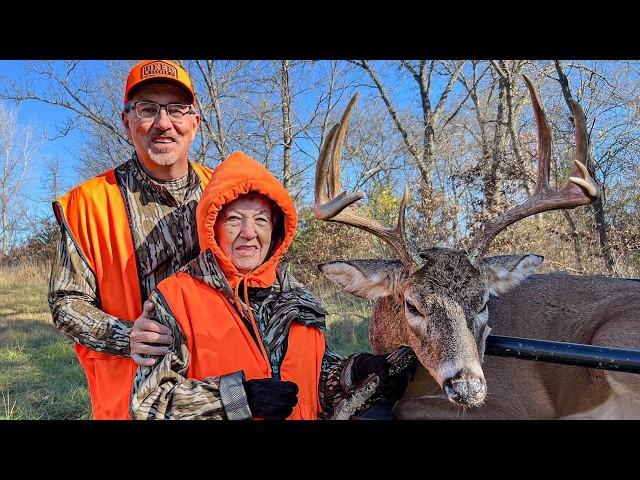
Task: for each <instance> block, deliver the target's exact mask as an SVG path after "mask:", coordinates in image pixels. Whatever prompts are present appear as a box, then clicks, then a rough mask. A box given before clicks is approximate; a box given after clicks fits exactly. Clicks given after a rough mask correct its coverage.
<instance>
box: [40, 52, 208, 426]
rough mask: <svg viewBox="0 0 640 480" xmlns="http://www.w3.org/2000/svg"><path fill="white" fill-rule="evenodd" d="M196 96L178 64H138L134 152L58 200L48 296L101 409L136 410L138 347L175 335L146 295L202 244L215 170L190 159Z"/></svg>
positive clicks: (132, 114) (131, 104) (131, 130)
mask: <svg viewBox="0 0 640 480" xmlns="http://www.w3.org/2000/svg"><path fill="white" fill-rule="evenodd" d="M195 103H196V98H195V91H194V88H193V84H192V82H191V79H190V78H189V75H188V74H187V72H186V71H185V70H184V69H182V68H181V67H180V66H179V65H177V64H175V63H173V62H170V61H165V60H145V61H142V62H140V63H138V64H137V65H135V66H134V67H133V68H132V69H131V71H130V72H129V76H128V78H127V84H126V87H125V92H124V109H123V112H122V121H123V124H124V128H125V130H126V132H127V135H128V137H129V139H130V140H131V142H132V143H133V145H134V148H135V152H134V154H133V156H132V158H131V159H129V160H128V161H126V162H124V163H123V164H121V165H119V166H118V167H116V168H115V169H113V170H110V171H108V172H106V173H104V174H102V175H99V176H97V177H95V178H93V179H91V180H89V181H87V182H84V183H82V184H81V185H79V186H77V187H75V188H74V189H73V190H71V191H70V192H68V193H67V194H65V195H63V196H62V197H60V198H59V199H58V200H57V201H55V202H54V203H53V209H54V213H55V216H56V219H57V220H58V223H59V224H60V229H61V239H60V242H59V244H58V254H57V257H56V259H55V260H54V264H53V269H52V274H51V279H50V285H49V305H50V307H51V311H52V317H53V322H54V324H55V325H56V327H57V328H58V329H59V330H61V331H62V332H63V333H64V334H65V335H67V336H69V337H70V338H72V339H73V340H74V341H75V342H76V344H75V345H74V346H75V349H76V352H77V354H78V358H79V359H80V363H81V364H82V366H83V368H84V370H85V373H86V375H87V380H88V383H89V392H90V395H91V405H92V413H93V418H95V419H127V418H130V417H129V414H128V410H129V399H130V394H131V385H132V381H133V376H134V374H135V371H136V364H135V363H134V361H132V357H133V359H134V360H136V361H137V362H138V363H140V364H141V365H149V366H150V365H153V364H154V363H155V362H156V360H155V359H153V358H143V357H142V354H145V355H162V354H164V353H165V352H166V351H167V347H166V346H163V345H166V344H170V343H171V342H172V337H171V335H170V330H169V329H168V328H166V327H163V326H161V325H159V324H156V323H154V322H152V321H150V320H147V318H146V317H147V315H148V314H149V312H150V311H151V309H152V308H153V306H152V304H150V303H147V304H145V307H144V312H143V303H144V301H145V300H146V299H147V297H148V295H149V293H150V292H151V291H152V290H153V288H154V287H155V286H156V284H157V283H159V282H160V281H161V280H163V279H164V278H166V277H168V276H170V275H172V274H173V273H175V272H176V271H177V270H178V269H179V268H180V267H182V266H183V265H184V264H186V263H187V262H189V261H190V260H191V259H193V258H195V257H196V256H197V255H198V253H199V251H200V250H199V243H198V235H197V228H196V223H195V209H196V205H197V203H198V200H199V199H200V196H201V194H202V191H203V189H204V187H205V186H206V184H207V183H208V180H209V178H210V176H211V171H210V170H209V169H208V168H206V167H203V166H199V165H197V164H195V163H192V162H190V161H189V160H188V152H189V147H190V145H191V144H192V142H193V141H194V139H195V136H196V131H197V129H198V125H199V123H200V116H199V115H198V114H197V112H196V110H195ZM152 344H153V345H152Z"/></svg>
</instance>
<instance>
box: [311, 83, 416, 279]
mask: <svg viewBox="0 0 640 480" xmlns="http://www.w3.org/2000/svg"><path fill="white" fill-rule="evenodd" d="M357 101H358V94H357V93H356V94H355V95H354V96H353V98H352V99H351V101H350V102H349V104H348V105H347V108H346V109H345V111H344V113H343V114H342V118H341V119H340V122H339V123H337V124H336V125H334V126H333V128H332V129H331V130H330V132H329V135H328V136H327V138H326V139H325V141H324V143H323V145H322V148H321V149H320V156H319V157H318V161H317V164H316V178H315V206H314V209H313V213H314V215H315V217H316V218H317V219H318V220H326V221H330V222H338V223H342V224H344V225H351V226H352V227H356V228H359V229H361V230H365V231H367V232H369V233H372V234H373V235H375V236H376V237H378V238H381V239H382V240H384V241H385V242H387V243H388V244H389V245H390V246H391V247H392V248H393V249H394V251H395V252H396V253H397V254H398V257H399V259H400V261H401V262H402V264H403V265H405V266H406V267H407V268H409V269H410V270H412V271H413V270H415V269H416V268H417V266H418V265H419V257H418V256H417V255H416V254H414V253H413V252H411V251H410V250H409V249H408V248H407V244H406V242H405V236H404V215H405V209H406V207H407V202H408V201H409V189H408V188H407V187H406V185H405V189H404V195H403V197H402V202H401V204H400V213H399V215H398V224H397V225H396V228H395V229H392V228H388V227H385V226H383V225H381V224H380V223H378V222H377V221H375V220H371V219H368V218H365V217H362V216H360V215H359V214H358V213H357V212H356V210H355V208H354V207H353V206H352V204H354V203H355V202H357V201H358V200H360V199H361V198H362V197H364V194H363V193H360V192H355V193H347V192H344V191H343V192H342V193H340V194H339V195H336V193H337V192H338V191H340V189H341V187H340V157H341V155H342V144H343V143H344V138H345V135H346V133H347V126H348V125H349V117H350V116H351V112H352V110H353V107H354V105H355V103H356V102H357ZM327 170H328V172H329V178H328V180H327Z"/></svg>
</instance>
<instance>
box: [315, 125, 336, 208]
mask: <svg viewBox="0 0 640 480" xmlns="http://www.w3.org/2000/svg"><path fill="white" fill-rule="evenodd" d="M338 128H340V124H339V123H336V124H335V125H334V126H333V127H332V128H331V130H329V134H328V135H327V137H326V138H325V140H324V143H323V144H322V147H320V155H319V156H318V160H316V177H315V182H314V184H313V185H314V198H315V205H316V208H317V207H318V205H319V204H324V203H326V202H327V201H328V198H327V159H328V153H329V151H330V150H331V147H332V146H333V141H334V138H335V135H336V131H337V130H338Z"/></svg>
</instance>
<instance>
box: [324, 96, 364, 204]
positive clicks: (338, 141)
mask: <svg viewBox="0 0 640 480" xmlns="http://www.w3.org/2000/svg"><path fill="white" fill-rule="evenodd" d="M357 101H358V93H357V92H356V93H355V95H354V96H353V97H351V100H350V101H349V103H348V105H347V108H345V110H344V113H343V114H342V118H341V119H340V125H341V128H340V130H339V131H338V134H337V135H336V138H335V141H334V143H333V148H332V149H331V162H330V163H329V197H331V198H333V197H335V196H336V194H337V193H338V192H339V191H340V190H341V188H340V159H341V158H342V145H343V144H344V139H345V137H346V135H347V127H348V126H349V119H350V118H351V112H352V111H353V107H354V106H355V105H356V103H357Z"/></svg>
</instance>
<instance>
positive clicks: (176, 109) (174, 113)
mask: <svg viewBox="0 0 640 480" xmlns="http://www.w3.org/2000/svg"><path fill="white" fill-rule="evenodd" d="M162 108H164V109H165V110H166V112H167V115H169V117H171V120H172V121H174V122H178V123H180V122H182V121H183V117H184V116H185V115H190V114H192V113H196V111H195V110H194V108H193V105H185V104H183V103H167V104H165V105H163V104H161V103H155V102H129V103H127V104H126V105H125V107H124V111H125V112H127V113H129V112H130V111H131V110H135V111H136V115H137V116H138V118H141V119H143V120H151V119H155V118H156V117H157V116H158V115H160V110H161V109H162Z"/></svg>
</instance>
